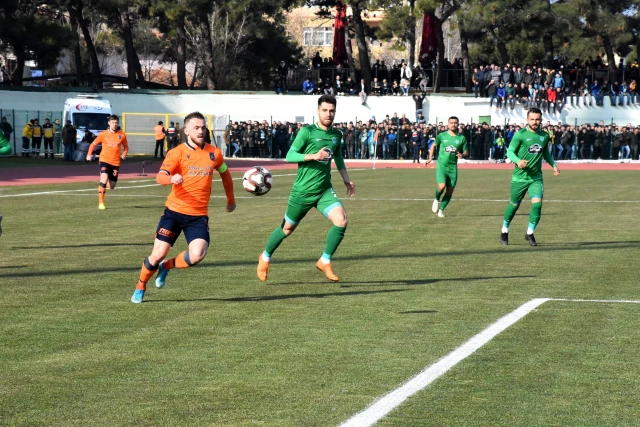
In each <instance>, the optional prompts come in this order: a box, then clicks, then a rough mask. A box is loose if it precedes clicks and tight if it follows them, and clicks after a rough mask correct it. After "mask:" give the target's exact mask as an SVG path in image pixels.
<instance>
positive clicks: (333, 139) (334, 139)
mask: <svg viewBox="0 0 640 427" xmlns="http://www.w3.org/2000/svg"><path fill="white" fill-rule="evenodd" d="M331 143H332V144H333V145H336V144H337V143H338V138H336V137H335V136H334V137H333V138H331Z"/></svg>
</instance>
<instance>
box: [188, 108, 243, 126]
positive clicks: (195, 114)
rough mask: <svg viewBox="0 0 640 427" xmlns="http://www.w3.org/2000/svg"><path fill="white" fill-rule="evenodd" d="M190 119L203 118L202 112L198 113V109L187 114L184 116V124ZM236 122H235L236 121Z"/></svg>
mask: <svg viewBox="0 0 640 427" xmlns="http://www.w3.org/2000/svg"><path fill="white" fill-rule="evenodd" d="M191 119H200V120H204V116H203V115H202V113H200V112H199V111H194V112H193V113H189V114H187V116H186V117H185V118H184V126H186V125H187V123H188V122H189V120H191ZM236 124H237V122H236Z"/></svg>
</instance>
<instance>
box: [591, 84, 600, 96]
mask: <svg viewBox="0 0 640 427" xmlns="http://www.w3.org/2000/svg"><path fill="white" fill-rule="evenodd" d="M589 89H590V90H591V95H598V94H599V93H600V85H599V84H596V83H592V84H591V86H590V87H589Z"/></svg>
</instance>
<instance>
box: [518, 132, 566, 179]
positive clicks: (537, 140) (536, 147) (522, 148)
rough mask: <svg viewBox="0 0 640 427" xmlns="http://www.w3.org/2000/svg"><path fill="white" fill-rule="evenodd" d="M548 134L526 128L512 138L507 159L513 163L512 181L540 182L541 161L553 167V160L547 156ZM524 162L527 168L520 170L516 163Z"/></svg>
mask: <svg viewBox="0 0 640 427" xmlns="http://www.w3.org/2000/svg"><path fill="white" fill-rule="evenodd" d="M548 145H549V134H548V133H547V132H545V131H543V130H538V131H537V132H532V131H530V130H529V128H528V127H526V128H524V129H522V130H521V131H519V132H518V133H516V134H515V135H514V136H513V139H512V140H511V144H509V150H508V151H507V157H508V158H509V159H510V160H511V161H512V162H513V163H515V168H514V169H513V177H512V180H513V181H536V180H542V159H543V158H544V159H545V160H546V161H547V163H549V164H550V165H551V166H555V162H554V161H553V158H552V157H551V155H550V154H549V149H548V147H547V146H548ZM520 160H526V161H527V167H526V168H524V169H520V168H519V167H518V161H520Z"/></svg>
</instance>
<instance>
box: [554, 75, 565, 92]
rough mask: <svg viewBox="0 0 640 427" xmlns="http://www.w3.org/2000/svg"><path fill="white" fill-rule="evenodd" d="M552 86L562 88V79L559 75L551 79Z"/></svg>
mask: <svg viewBox="0 0 640 427" xmlns="http://www.w3.org/2000/svg"><path fill="white" fill-rule="evenodd" d="M553 88H554V89H556V88H564V79H563V78H562V77H559V76H558V77H556V78H555V79H553Z"/></svg>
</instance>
